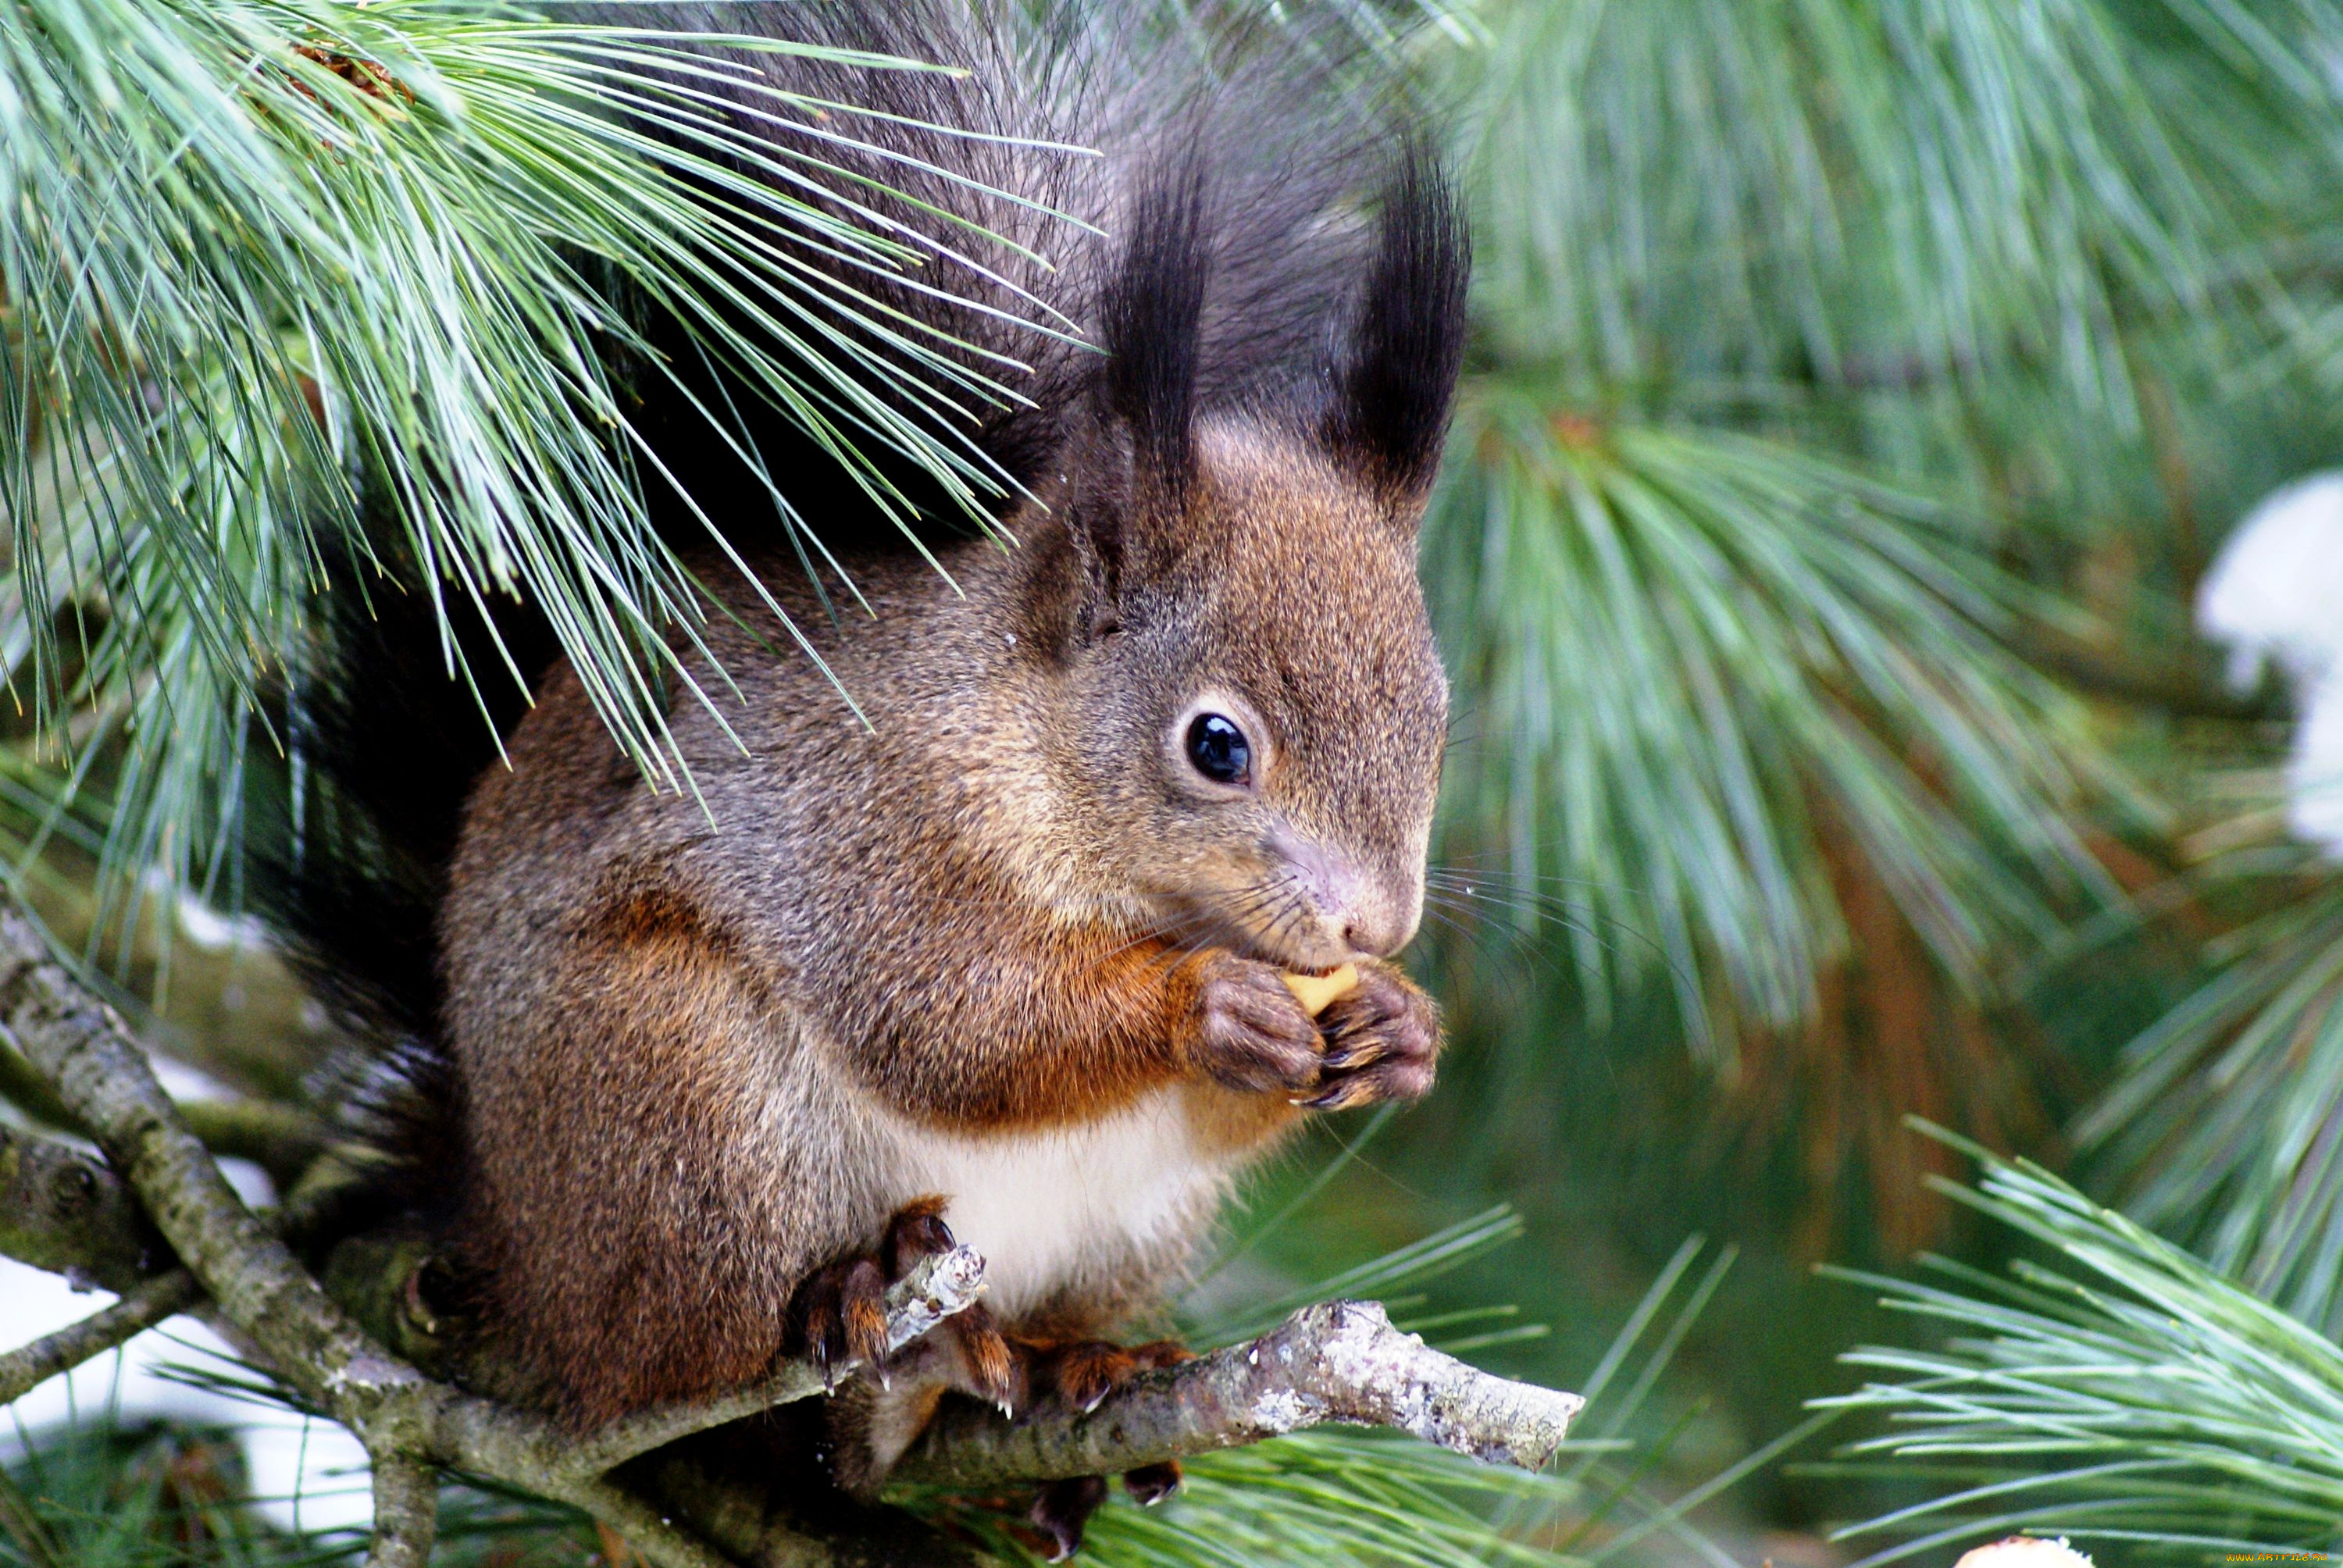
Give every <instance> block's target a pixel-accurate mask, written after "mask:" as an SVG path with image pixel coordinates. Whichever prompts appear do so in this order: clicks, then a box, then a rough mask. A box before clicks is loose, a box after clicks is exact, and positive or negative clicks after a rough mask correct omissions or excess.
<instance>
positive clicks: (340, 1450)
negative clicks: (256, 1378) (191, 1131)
mask: <svg viewBox="0 0 2343 1568" xmlns="http://www.w3.org/2000/svg"><path fill="white" fill-rule="evenodd" d="M242 1164H243V1162H242V1161H234V1162H232V1168H231V1170H230V1175H231V1177H232V1178H233V1177H235V1176H236V1175H239V1174H245V1172H242V1171H236V1170H235V1169H233V1166H234V1165H242ZM246 1170H247V1171H249V1172H250V1174H251V1175H253V1176H257V1174H258V1172H257V1171H256V1170H251V1169H250V1168H246ZM260 1181H261V1184H263V1185H265V1184H266V1178H265V1177H263V1178H260ZM237 1185H238V1186H239V1187H243V1186H245V1185H246V1183H245V1182H244V1181H238V1182H237ZM113 1299H114V1298H113V1297H111V1296H109V1295H107V1294H106V1292H103V1291H90V1292H75V1291H74V1289H73V1288H72V1287H71V1286H69V1285H67V1284H66V1283H65V1281H64V1280H63V1279H61V1278H59V1277H58V1276H57V1275H55V1274H51V1273H46V1272H45V1271H41V1270H39V1269H35V1268H32V1267H29V1266H28V1265H25V1264H23V1263H18V1262H15V1261H12V1260H9V1259H5V1258H0V1349H13V1348H15V1346H17V1345H20V1344H25V1343H28V1342H31V1341H33V1340H35V1339H38V1338H39V1337H40V1336H41V1335H43V1334H45V1333H50V1332H54V1331H55V1330H57V1329H61V1328H64V1327H65V1325H67V1324H68V1323H71V1322H75V1321H76V1320H78V1319H81V1318H85V1317H87V1316H89V1314H90V1313H92V1312H97V1311H99V1310H101V1309H102V1308H104V1307H106V1305H107V1304H108V1303H109V1302H112V1301H113ZM232 1359H233V1352H231V1351H230V1350H229V1349H228V1347H227V1345H226V1343H225V1342H223V1341H221V1340H220V1339H219V1338H218V1336H216V1335H215V1334H214V1333H213V1332H211V1331H210V1330H209V1329H206V1327H204V1325H203V1324H201V1323H199V1322H196V1320H195V1319H193V1318H173V1319H172V1320H171V1321H170V1322H167V1323H165V1324H163V1325H162V1326H161V1327H160V1328H156V1329H150V1330H148V1331H147V1332H145V1333H143V1334H140V1335H139V1336H138V1337H137V1338H136V1339H134V1340H132V1341H131V1342H129V1343H128V1344H126V1345H125V1346H124V1347H123V1348H122V1349H121V1351H119V1352H116V1353H115V1354H113V1355H107V1356H101V1357H99V1358H98V1359H97V1360H96V1361H94V1362H85V1364H83V1365H82V1366H80V1367H78V1368H76V1369H75V1370H74V1371H73V1372H69V1373H66V1374H65V1375H64V1376H62V1377H54V1378H51V1379H50V1380H49V1381H48V1382H45V1383H43V1384H41V1385H40V1386H39V1387H38V1388H36V1389H35V1390H33V1392H30V1393H28V1394H26V1395H25V1397H24V1398H23V1399H20V1400H18V1401H17V1402H15V1404H14V1405H12V1406H10V1407H9V1408H8V1410H7V1412H6V1415H5V1417H0V1455H5V1456H7V1457H10V1458H14V1457H15V1454H16V1453H17V1452H20V1451H21V1449H22V1447H23V1439H22V1438H21V1437H20V1436H19V1435H18V1434H19V1432H20V1431H21V1432H23V1433H25V1434H26V1435H29V1436H31V1437H32V1438H33V1439H34V1441H35V1442H38V1441H39V1433H40V1432H41V1431H42V1429H43V1428H45V1427H55V1426H59V1425H62V1424H65V1423H66V1422H108V1421H111V1422H118V1423H122V1424H136V1422H140V1421H146V1420H154V1419H158V1418H162V1419H168V1420H172V1421H178V1422H193V1423H196V1424H199V1425H208V1426H220V1427H232V1428H235V1429H236V1433H237V1442H239V1443H240V1444H241V1446H242V1447H243V1449H244V1456H245V1466H246V1472H247V1473H248V1474H249V1476H250V1479H251V1483H252V1492H253V1496H254V1497H255V1498H256V1500H257V1501H258V1503H259V1506H260V1510H261V1512H262V1513H263V1514H264V1515H265V1516H266V1518H267V1519H268V1520H269V1521H270V1522H271V1523H274V1524H276V1525H277V1526H278V1527H279V1528H281V1529H287V1530H290V1529H302V1530H307V1531H311V1532H326V1531H342V1530H356V1531H364V1530H366V1529H367V1527H368V1526H370V1525H371V1524H372V1523H373V1521H374V1499H373V1496H372V1493H371V1492H370V1491H369V1488H368V1483H367V1456H366V1450H365V1449H364V1448H363V1447H361V1446H360V1445H359V1443H358V1441H357V1439H356V1438H354V1437H352V1436H351V1435H350V1434H349V1433H348V1432H345V1431H343V1430H342V1429H341V1428H340V1427H338V1426H337V1425H335V1424H334V1423H333V1422H328V1421H312V1420H310V1419H308V1418H307V1417H304V1416H300V1415H297V1414H295V1413H293V1412H290V1411H287V1410H285V1409H283V1408H281V1407H279V1406H276V1405H267V1404H256V1403H254V1402H250V1401H247V1400H242V1399H236V1398H233V1397H231V1396H229V1395H227V1394H224V1393H217V1392H212V1391H211V1390H208V1389H195V1388H189V1387H187V1386H186V1385H185V1384H183V1383H178V1382H172V1381H170V1380H169V1379H167V1378H166V1377H164V1376H163V1375H162V1371H161V1369H163V1368H164V1367H166V1366H167V1365H173V1364H176V1365H178V1366H182V1367H189V1368H195V1369H198V1370H206V1371H212V1372H220V1371H226V1370H231V1369H230V1368H229V1365H228V1363H229V1362H230V1361H232Z"/></svg>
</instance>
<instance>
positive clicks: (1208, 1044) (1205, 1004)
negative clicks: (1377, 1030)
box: [1196, 953, 1320, 1095]
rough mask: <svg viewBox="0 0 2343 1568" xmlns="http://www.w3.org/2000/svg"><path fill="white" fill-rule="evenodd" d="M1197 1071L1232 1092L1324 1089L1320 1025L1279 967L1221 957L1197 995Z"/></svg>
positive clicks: (1209, 969)
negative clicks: (1320, 1071) (1320, 1074)
mask: <svg viewBox="0 0 2343 1568" xmlns="http://www.w3.org/2000/svg"><path fill="white" fill-rule="evenodd" d="M1196 1012H1197V1018H1196V1064H1197V1065H1198V1066H1199V1067H1201V1068H1202V1069H1203V1070H1205V1071H1206V1072H1208V1073H1210V1074H1211V1075H1212V1077H1213V1078H1214V1079H1216V1080H1218V1081H1220V1082H1222V1083H1224V1084H1226V1085H1228V1087H1230V1088H1231V1089H1237V1090H1244V1091H1251V1092H1254V1093H1280V1094H1289V1095H1291V1094H1306V1093H1311V1092H1313V1091H1316V1090H1317V1088H1318V1087H1319V1083H1318V1048H1319V1043H1320V1040H1319V1031H1318V1020H1316V1019H1313V1018H1312V1017H1311V1016H1310V1015H1309V1013H1307V1012H1306V1011H1304V1010H1302V1004H1301V1003H1300V1002H1298V1001H1296V1000H1294V999H1293V993H1292V991H1291V990H1287V989H1286V985H1285V980H1284V976H1283V972H1282V970H1278V969H1277V968H1275V967H1274V966H1272V965H1270V964H1264V963H1258V962H1255V961H1254V960H1252V959H1242V958H1239V957H1237V956H1236V955H1235V954H1234V953H1219V954H1215V955H1214V956H1213V957H1212V959H1211V960H1208V967H1207V968H1206V969H1205V970H1204V974H1203V983H1202V986H1201V987H1200V988H1199V990H1198V991H1197V993H1196Z"/></svg>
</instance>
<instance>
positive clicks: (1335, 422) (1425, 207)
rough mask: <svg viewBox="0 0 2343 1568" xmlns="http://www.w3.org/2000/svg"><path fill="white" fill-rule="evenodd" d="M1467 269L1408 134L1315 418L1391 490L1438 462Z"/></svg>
mask: <svg viewBox="0 0 2343 1568" xmlns="http://www.w3.org/2000/svg"><path fill="white" fill-rule="evenodd" d="M1471 272H1472V245H1471V241H1470V240H1469V239H1468V238H1467V237H1466V235H1465V231H1464V223H1463V216H1462V215H1461V214H1460V213H1459V211H1458V210H1457V204H1456V194H1455V191H1454V188H1453V186H1451V185H1450V184H1449V182H1448V179H1447V176H1445V175H1444V174H1443V172H1442V170H1441V168H1440V166H1439V164H1438V162H1437V161H1436V160H1435V159H1434V157H1433V154H1432V152H1431V151H1430V149H1429V148H1427V147H1426V146H1423V144H1422V143H1421V142H1418V141H1415V140H1413V139H1412V138H1411V139H1410V140H1409V141H1408V142H1407V143H1406V144H1405V145H1404V146H1402V148H1401V149H1400V154H1399V157H1398V160H1397V167H1396V169H1395V170H1394V172H1393V178H1392V182H1391V185H1390V187H1389V188H1388V189H1387V190H1386V192H1385V193H1384V196H1383V212H1382V215H1381V217H1380V220H1379V221H1378V223H1377V224H1376V227H1375V239H1374V251H1373V257H1372V259H1371V261H1370V263H1369V266H1368V272H1367V280H1366V286H1365V289H1364V290H1363V294H1362V296H1361V297H1360V299H1359V302H1358V307H1357V313H1356V315H1355V316H1353V318H1352V319H1353V327H1352V328H1351V335H1350V343H1349V345H1348V347H1347V350H1346V352H1345V355H1344V357H1343V358H1342V361H1341V362H1340V363H1339V364H1338V365H1337V366H1336V367H1335V370H1334V404H1333V407H1332V409H1331V410H1330V411H1329V412H1328V414H1327V416H1326V424H1325V437H1326V441H1327V444H1328V445H1329V446H1330V447H1332V448H1333V451H1334V455H1335V457H1337V459H1339V460H1340V461H1341V462H1342V464H1343V466H1344V467H1349V468H1352V469H1354V470H1356V471H1358V472H1359V473H1360V474H1361V475H1362V476H1363V477H1365V479H1366V480H1367V482H1368V483H1369V484H1371V485H1373V486H1374V487H1376V488H1377V489H1379V490H1382V491H1384V492H1385V493H1387V494H1390V495H1392V496H1393V497H1394V498H1399V499H1403V500H1406V501H1413V500H1417V499H1420V498H1422V497H1423V493H1424V491H1425V490H1426V489H1427V488H1429V487H1430V486H1431V484H1432V476H1433V470H1435V469H1436V468H1438V467H1439V466H1440V447H1441V443H1442V441H1443V439H1444V438H1445V437H1446V435H1447V430H1448V411H1449V405H1450V404H1451V403H1452V402H1453V400H1454V397H1455V393H1456V374H1457V370H1458V368H1459V367H1460V366H1461V365H1462V364H1463V358H1464V286H1465V282H1466V280H1467V278H1468V277H1469V276H1470V274H1471Z"/></svg>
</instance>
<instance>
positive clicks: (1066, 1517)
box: [1025, 1475, 1106, 1563]
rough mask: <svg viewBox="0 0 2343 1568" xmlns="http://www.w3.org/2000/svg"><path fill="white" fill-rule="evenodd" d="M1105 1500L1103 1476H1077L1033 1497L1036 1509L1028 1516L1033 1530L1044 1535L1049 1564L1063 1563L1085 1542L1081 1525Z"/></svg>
mask: <svg viewBox="0 0 2343 1568" xmlns="http://www.w3.org/2000/svg"><path fill="white" fill-rule="evenodd" d="M1105 1501H1106V1478H1105V1477H1104V1476H1102V1475H1077V1476H1072V1477H1071V1478H1069V1479H1067V1480H1064V1481H1052V1482H1051V1483H1049V1484H1048V1485H1046V1486H1044V1487H1042V1488H1041V1491H1040V1492H1038V1493H1034V1495H1033V1506H1032V1508H1031V1510H1029V1511H1028V1512H1027V1513H1026V1515H1025V1516H1026V1517H1027V1518H1028V1519H1031V1521H1032V1522H1033V1528H1034V1529H1036V1530H1039V1531H1040V1532H1041V1538H1042V1540H1043V1541H1044V1542H1045V1543H1047V1544H1048V1546H1049V1548H1050V1561H1051V1562H1052V1563H1063V1562H1064V1561H1065V1560H1066V1559H1067V1558H1069V1557H1071V1556H1072V1555H1073V1554H1074V1553H1075V1552H1076V1551H1078V1550H1079V1549H1080V1548H1081V1543H1082V1526H1084V1525H1086V1524H1088V1523H1090V1521H1091V1514H1093V1513H1097V1512H1098V1507H1099V1504H1100V1503H1104V1502H1105Z"/></svg>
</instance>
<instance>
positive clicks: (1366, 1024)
mask: <svg viewBox="0 0 2343 1568" xmlns="http://www.w3.org/2000/svg"><path fill="white" fill-rule="evenodd" d="M1318 1025H1319V1028H1320V1029H1321V1030H1323V1031H1324V1035H1325V1050H1324V1053H1323V1055H1322V1056H1321V1058H1320V1059H1319V1070H1320V1079H1319V1081H1318V1083H1317V1084H1315V1085H1314V1086H1312V1087H1313V1088H1314V1090H1315V1092H1311V1093H1303V1094H1298V1095H1295V1096H1293V1097H1292V1102H1293V1103H1294V1104H1296V1105H1298V1106H1301V1107H1302V1109H1304V1110H1307V1111H1348V1110H1350V1109H1351V1108H1353V1106H1359V1105H1373V1104H1374V1103H1376V1102H1377V1101H1387V1100H1420V1099H1422V1098H1423V1096H1424V1095H1425V1094H1426V1093H1428V1092H1430V1091H1431V1089H1432V1080H1433V1067H1434V1063H1435V1062H1436V1060H1438V1058H1439V1055H1440V1013H1439V1010H1437V1009H1436V1008H1434V1007H1433V1004H1432V999H1431V998H1430V997H1427V996H1425V995H1424V994H1423V991H1421V990H1417V989H1416V987H1415V986H1414V985H1413V983H1412V982H1410V981H1409V980H1408V979H1407V977H1406V976H1404V975H1403V974H1401V973H1400V972H1399V971H1398V970H1394V969H1393V968H1392V967H1391V966H1390V965H1388V964H1381V963H1377V964H1362V965H1361V966H1360V967H1359V983H1358V985H1356V986H1355V987H1353V989H1352V990H1348V991H1345V992H1344V993H1343V994H1342V995H1341V996H1339V997H1336V998H1335V999H1334V1000H1332V1001H1331V1002H1329V1003H1328V1004H1327V1006H1326V1010H1325V1011H1323V1012H1322V1013H1320V1014H1319V1015H1318Z"/></svg>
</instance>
